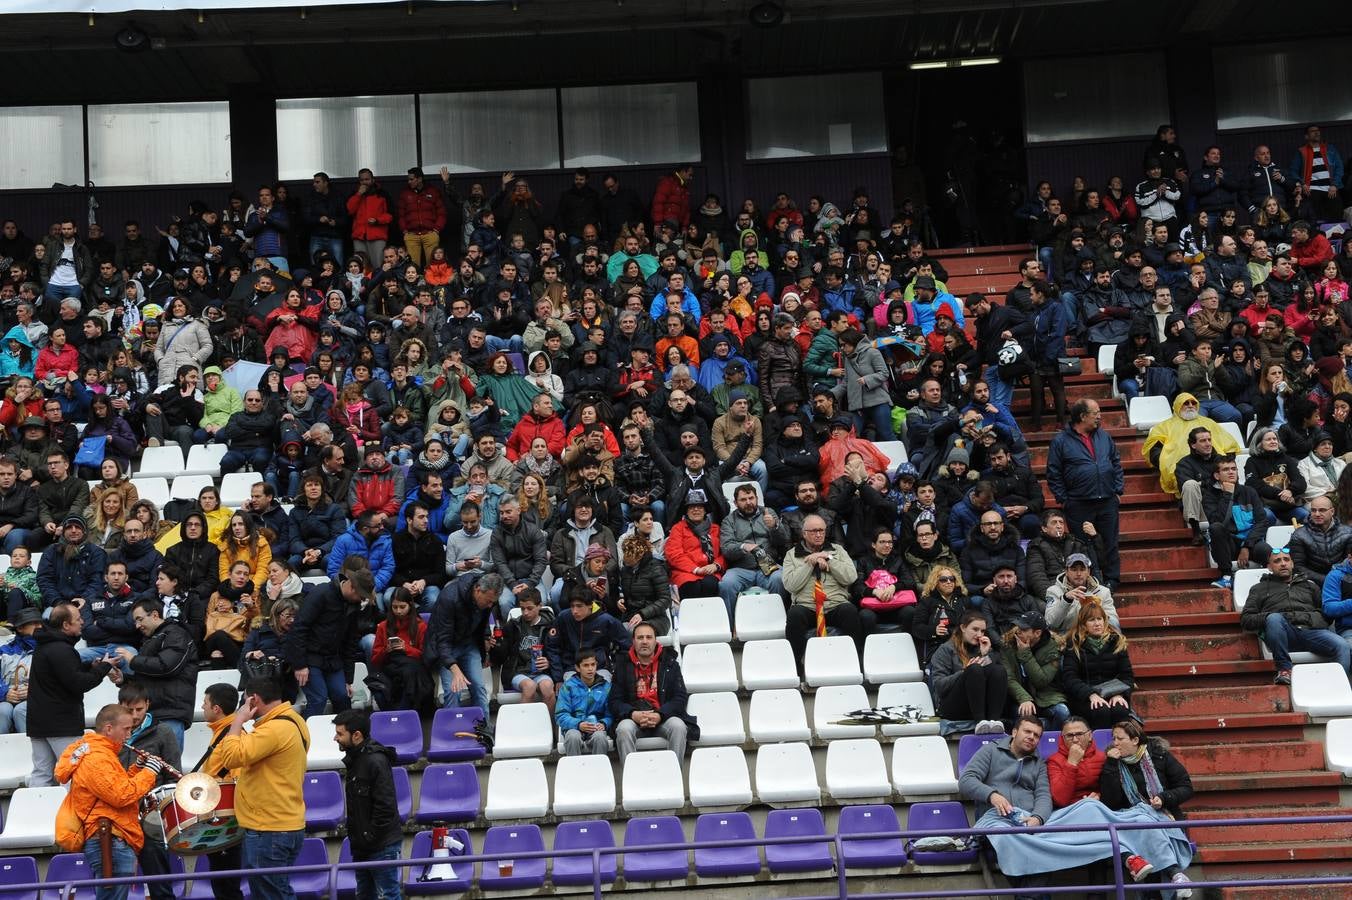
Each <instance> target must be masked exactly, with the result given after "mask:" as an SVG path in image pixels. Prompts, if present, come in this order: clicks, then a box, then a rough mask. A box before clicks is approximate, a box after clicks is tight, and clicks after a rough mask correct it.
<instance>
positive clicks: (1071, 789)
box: [1047, 716, 1107, 809]
mask: <svg viewBox="0 0 1352 900" xmlns="http://www.w3.org/2000/svg"><path fill="white" fill-rule="evenodd" d="M1106 759H1107V757H1106V756H1104V755H1103V751H1102V750H1100V749H1099V748H1098V745H1097V744H1095V743H1094V732H1093V731H1092V730H1091V729H1090V727H1089V723H1088V722H1086V721H1085V720H1084V719H1082V718H1080V717H1079V716H1071V717H1070V718H1069V719H1066V721H1065V723H1064V724H1063V725H1062V726H1061V737H1060V739H1059V740H1058V741H1057V745H1056V752H1055V753H1053V754H1052V755H1051V757H1050V758H1048V760H1047V778H1048V780H1049V781H1050V782H1051V790H1052V806H1053V807H1054V808H1056V809H1060V808H1061V807H1063V806H1070V805H1071V804H1072V803H1076V802H1078V801H1080V800H1083V799H1084V798H1086V797H1093V798H1095V799H1097V798H1098V788H1099V773H1101V772H1102V771H1103V763H1104V761H1105V760H1106Z"/></svg>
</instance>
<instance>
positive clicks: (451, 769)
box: [417, 763, 479, 824]
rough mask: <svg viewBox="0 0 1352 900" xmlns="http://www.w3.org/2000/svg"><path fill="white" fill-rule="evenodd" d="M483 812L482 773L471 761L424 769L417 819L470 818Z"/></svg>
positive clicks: (455, 819)
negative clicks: (480, 788)
mask: <svg viewBox="0 0 1352 900" xmlns="http://www.w3.org/2000/svg"><path fill="white" fill-rule="evenodd" d="M478 814H479V774H478V773H477V772H476V771H475V770H474V766H473V765H472V764H470V763H453V764H451V765H445V766H440V765H439V766H428V767H427V768H426V769H423V775H422V793H421V794H420V795H419V798H418V815H417V820H418V821H419V822H424V823H427V824H433V823H436V822H467V821H470V820H472V819H473V818H474V817H475V816H477V815H478Z"/></svg>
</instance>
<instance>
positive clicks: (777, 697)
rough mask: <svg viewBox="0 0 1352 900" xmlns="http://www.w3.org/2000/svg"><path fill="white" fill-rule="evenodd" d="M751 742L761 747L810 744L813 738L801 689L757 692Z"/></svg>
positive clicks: (750, 716) (751, 715)
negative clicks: (804, 708) (810, 739)
mask: <svg viewBox="0 0 1352 900" xmlns="http://www.w3.org/2000/svg"><path fill="white" fill-rule="evenodd" d="M747 724H748V726H749V728H750V731H751V740H753V741H755V742H756V743H758V744H770V743H777V742H779V741H806V740H807V739H808V738H810V737H812V732H811V731H809V730H808V727H807V713H806V712H805V711H804V710H803V694H802V692H801V691H799V690H797V689H782V690H765V691H756V692H755V693H753V694H752V695H751V712H750V713H748V714H747Z"/></svg>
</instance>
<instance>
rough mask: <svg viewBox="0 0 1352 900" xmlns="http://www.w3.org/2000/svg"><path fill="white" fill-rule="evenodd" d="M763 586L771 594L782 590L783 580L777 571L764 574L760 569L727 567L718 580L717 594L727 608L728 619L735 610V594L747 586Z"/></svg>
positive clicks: (779, 592)
mask: <svg viewBox="0 0 1352 900" xmlns="http://www.w3.org/2000/svg"><path fill="white" fill-rule="evenodd" d="M753 587H758V588H764V589H765V590H767V591H769V592H770V593H772V594H781V593H783V591H784V580H783V579H782V578H780V577H779V573H778V572H774V573H771V574H769V575H766V574H765V573H763V572H762V571H761V570H760V569H728V570H727V571H726V572H724V573H723V577H722V578H720V579H719V581H718V596H720V597H722V598H723V605H724V606H726V607H727V608H728V620H729V621H732V618H733V613H734V612H735V611H736V606H737V595H738V594H740V593H741V592H742V591H745V590H746V589H747V588H753Z"/></svg>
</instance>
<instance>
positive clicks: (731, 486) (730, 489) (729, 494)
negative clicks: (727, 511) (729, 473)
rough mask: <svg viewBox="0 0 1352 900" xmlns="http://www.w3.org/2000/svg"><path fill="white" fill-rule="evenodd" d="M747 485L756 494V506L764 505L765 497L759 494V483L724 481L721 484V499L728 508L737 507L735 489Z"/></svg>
mask: <svg viewBox="0 0 1352 900" xmlns="http://www.w3.org/2000/svg"><path fill="white" fill-rule="evenodd" d="M744 484H745V485H749V486H750V487H751V488H752V489H753V490H754V491H755V492H756V505H757V506H764V505H765V495H764V494H763V493H761V486H760V482H759V481H725V482H723V498H724V499H725V500H727V501H728V506H729V507H733V506H736V505H737V499H736V498H737V489H738V488H739V487H741V486H742V485H744Z"/></svg>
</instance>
